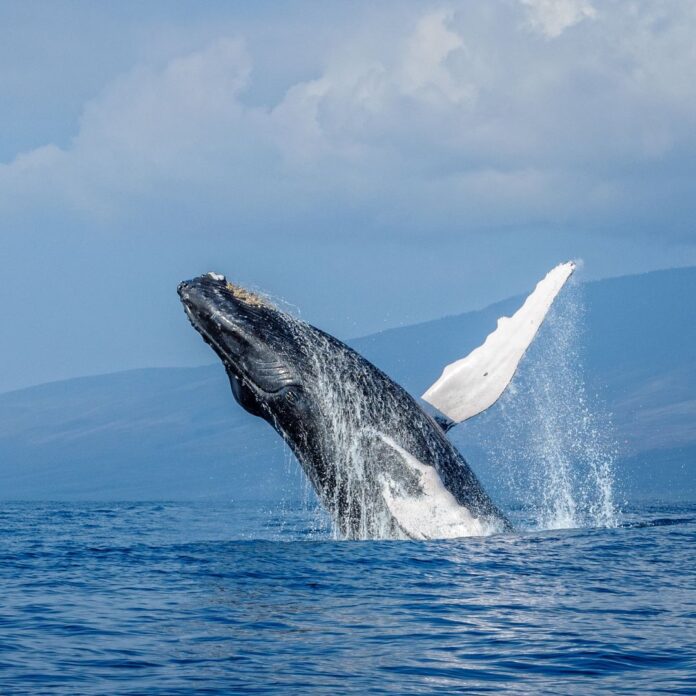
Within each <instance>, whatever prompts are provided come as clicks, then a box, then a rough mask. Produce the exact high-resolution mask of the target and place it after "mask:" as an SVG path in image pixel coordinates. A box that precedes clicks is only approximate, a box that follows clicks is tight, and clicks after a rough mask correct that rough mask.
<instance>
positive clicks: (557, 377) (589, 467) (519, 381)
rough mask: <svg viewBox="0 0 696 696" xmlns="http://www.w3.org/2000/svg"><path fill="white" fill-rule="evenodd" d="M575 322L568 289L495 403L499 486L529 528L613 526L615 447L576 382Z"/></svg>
mask: <svg viewBox="0 0 696 696" xmlns="http://www.w3.org/2000/svg"><path fill="white" fill-rule="evenodd" d="M583 315H584V304H583V298H582V290H581V287H580V286H579V284H578V283H577V282H573V283H572V284H570V285H569V286H568V287H567V288H566V290H565V291H564V293H563V295H562V296H561V297H559V298H558V300H557V303H556V305H555V306H554V307H553V308H552V310H551V312H550V314H549V316H548V317H547V320H546V322H545V324H544V326H543V327H542V329H541V330H540V332H539V335H538V336H537V339H536V341H535V343H534V344H533V345H532V347H531V348H530V350H529V353H528V355H527V356H526V357H525V361H524V363H523V366H522V367H521V369H520V371H519V373H518V375H516V377H515V379H514V381H513V383H512V384H511V385H510V387H509V389H508V391H507V392H506V394H505V395H504V396H503V398H502V399H501V400H500V405H499V410H500V421H501V427H500V431H501V432H499V433H497V437H496V440H495V441H494V442H492V441H491V440H488V445H489V447H491V450H492V451H491V454H492V456H493V459H494V460H495V463H496V468H498V469H499V470H500V471H501V472H502V473H503V476H504V477H505V479H506V480H505V481H504V485H505V486H506V487H508V489H509V493H510V494H511V495H512V496H514V497H515V498H517V500H519V501H520V502H521V503H522V505H523V507H524V508H525V510H526V511H527V512H528V513H529V514H530V515H531V517H532V519H533V522H532V526H533V527H534V528H537V529H567V528H575V527H587V526H594V527H614V526H616V525H617V524H618V518H619V511H618V508H617V505H616V502H615V494H614V474H613V463H614V461H615V459H616V455H617V447H616V444H615V442H614V440H613V438H612V426H611V421H610V417H609V414H607V413H603V412H602V411H601V408H600V407H599V406H598V405H597V399H591V398H590V397H589V396H588V392H587V388H586V386H585V382H584V379H583V370H582V359H581V354H580V349H579V345H580V339H581V336H582V325H583Z"/></svg>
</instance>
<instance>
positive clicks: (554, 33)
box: [522, 0, 597, 39]
mask: <svg viewBox="0 0 696 696" xmlns="http://www.w3.org/2000/svg"><path fill="white" fill-rule="evenodd" d="M522 2H523V4H524V5H526V6H527V7H528V9H529V24H530V26H531V27H532V28H533V29H535V30H537V31H539V32H541V33H542V34H544V35H545V36H547V37H549V38H551V39H555V38H556V37H558V36H560V35H561V34H562V33H563V32H564V31H565V30H566V29H568V28H569V27H572V26H573V25H574V24H577V23H578V22H581V21H582V20H583V19H594V17H596V16H597V10H595V8H594V7H593V6H592V5H591V4H590V3H589V2H588V1H587V0H522Z"/></svg>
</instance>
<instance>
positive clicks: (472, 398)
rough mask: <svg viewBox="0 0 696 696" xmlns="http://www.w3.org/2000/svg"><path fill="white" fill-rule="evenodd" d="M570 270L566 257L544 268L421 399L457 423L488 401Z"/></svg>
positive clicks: (513, 366)
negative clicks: (511, 310)
mask: <svg viewBox="0 0 696 696" xmlns="http://www.w3.org/2000/svg"><path fill="white" fill-rule="evenodd" d="M574 270H575V264H574V263H573V262H572V261H569V262H567V263H562V264H559V265H558V266H556V267H555V268H553V269H552V270H550V271H549V272H548V273H547V274H546V277H545V278H544V279H543V280H541V281H539V283H537V286H536V288H534V291H533V292H532V294H531V295H529V297H527V299H526V300H525V301H524V304H523V305H522V306H521V307H520V308H519V309H518V310H517V312H515V314H514V315H513V316H511V317H501V318H500V319H498V326H497V328H496V330H495V331H493V333H491V334H489V335H488V337H487V338H486V340H485V341H484V343H483V345H481V346H479V347H478V348H476V349H475V350H473V351H472V352H471V353H469V355H467V356H466V357H465V358H462V359H461V360H457V361H456V362H453V363H451V364H449V365H447V367H445V369H444V370H443V372H442V375H441V376H440V378H439V379H438V380H437V382H435V384H433V385H432V386H431V387H430V388H429V389H428V390H427V391H426V392H425V394H423V399H424V400H425V401H427V402H428V403H429V404H431V405H432V406H434V407H435V408H437V409H438V410H439V411H441V412H442V413H444V414H445V415H446V416H448V417H449V418H451V419H452V420H453V421H455V422H457V423H461V422H462V421H465V420H467V418H471V417H472V416H475V415H476V414H478V413H481V412H482V411H485V410H486V409H487V408H489V407H491V406H492V405H493V404H494V403H495V402H496V401H497V400H498V399H499V398H500V396H501V395H502V393H503V392H504V391H505V388H506V387H507V386H508V384H510V381H511V380H512V378H513V376H514V374H515V371H516V370H517V366H518V365H519V363H520V360H522V356H523V355H524V354H525V352H526V350H527V348H528V347H529V345H530V344H531V342H532V341H533V340H534V337H535V336H536V334H537V331H538V330H539V327H540V326H541V324H542V322H543V321H544V318H545V317H546V314H547V313H548V311H549V309H550V308H551V305H552V304H553V301H554V300H555V299H556V296H557V295H558V293H559V292H560V291H561V288H562V287H563V286H564V285H565V283H566V281H567V280H568V278H570V276H571V274H572V273H573V271H574Z"/></svg>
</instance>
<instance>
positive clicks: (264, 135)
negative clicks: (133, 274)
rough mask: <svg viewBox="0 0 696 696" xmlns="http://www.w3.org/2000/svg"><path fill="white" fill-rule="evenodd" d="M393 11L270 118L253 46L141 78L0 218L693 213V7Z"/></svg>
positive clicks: (478, 223) (494, 219)
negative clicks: (146, 210)
mask: <svg viewBox="0 0 696 696" xmlns="http://www.w3.org/2000/svg"><path fill="white" fill-rule="evenodd" d="M404 13H406V14H408V15H409V16H408V21H403V22H400V23H399V26H398V28H397V29H391V28H389V27H387V26H386V24H384V25H383V26H380V25H379V22H382V23H385V22H387V21H388V19H389V18H388V17H387V18H386V19H385V16H384V15H375V20H374V21H375V23H376V24H377V26H376V28H375V27H372V30H371V31H365V32H363V33H358V34H352V35H349V36H346V37H345V38H344V40H343V41H342V42H339V45H336V46H335V47H334V49H333V50H332V51H331V52H329V53H327V55H326V56H325V57H324V59H323V61H322V62H321V64H319V65H317V66H316V73H315V75H314V76H313V77H312V78H311V79H305V80H299V81H296V82H295V83H294V84H292V85H290V86H289V87H288V89H287V90H286V91H285V93H284V94H283V95H282V97H281V98H279V99H278V100H277V102H276V103H274V104H271V105H264V106H259V105H255V104H254V103H253V101H250V100H249V99H248V98H247V93H248V91H249V89H250V87H252V86H253V81H254V79H255V76H254V56H253V55H250V51H249V49H248V48H247V45H246V43H245V40H244V37H238V36H237V37H228V36H223V37H219V38H216V39H215V40H212V41H210V42H209V43H207V44H206V45H205V46H202V47H201V48H200V49H199V50H196V51H192V52H188V53H185V54H184V55H181V56H179V57H177V58H175V59H173V60H170V61H169V62H168V63H166V64H165V65H163V66H152V65H149V66H148V65H144V66H137V67H135V68H134V69H133V70H132V71H131V72H129V73H128V74H125V75H123V76H122V77H121V78H119V79H117V80H116V81H114V82H113V83H111V84H109V85H107V86H105V88H104V90H103V91H102V93H101V94H99V95H98V96H96V97H95V98H94V99H93V100H92V101H90V102H89V103H88V104H86V105H85V107H84V110H83V114H82V117H81V119H80V122H79V128H78V131H77V133H76V135H75V137H74V138H73V140H72V142H71V143H70V144H69V145H67V146H65V147H63V148H59V147H57V146H55V145H50V144H49V145H46V146H44V147H40V148H37V149H36V150H33V151H31V152H27V153H22V154H19V155H17V157H16V158H15V159H14V160H13V161H11V162H8V163H7V164H4V165H0V209H2V210H4V211H5V212H8V211H15V212H16V211H22V210H35V209H36V208H37V207H39V208H41V207H63V208H65V209H68V210H71V211H76V212H78V213H79V214H81V215H87V216H90V215H92V216H96V217H99V216H114V215H119V212H120V211H122V210H123V209H125V208H128V209H132V208H133V207H134V206H147V205H153V206H155V205H162V202H163V200H167V201H168V205H171V206H176V205H177V202H178V201H179V200H180V199H181V197H182V196H186V197H188V198H189V200H188V205H189V206H200V207H201V208H202V209H203V208H208V207H211V206H212V207H215V208H217V209H219V210H221V211H223V212H224V213H225V214H227V215H229V216H230V217H233V216H235V215H247V216H256V217H257V218H258V219H264V218H267V217H271V216H273V215H276V216H279V217H283V216H287V215H291V216H293V215H294V216H300V218H302V217H303V216H305V217H307V219H310V218H311V216H312V215H313V214H314V212H313V211H317V210H322V211H326V210H327V209H329V208H331V209H335V210H336V211H338V212H341V211H347V210H349V211H352V212H356V213H358V214H361V215H363V216H364V217H365V219H370V220H372V222H373V223H374V224H375V225H376V226H379V227H380V228H381V229H382V230H383V231H384V233H385V234H392V233H394V234H395V233H397V232H400V231H403V230H407V229H419V230H427V229H432V228H439V229H443V228H448V229H450V230H453V231H454V232H457V231H460V230H463V229H469V230H475V229H481V228H485V229H490V228H493V227H498V226H502V227H506V228H508V227H514V226H518V227H520V228H529V227H534V226H540V225H570V224H574V225H579V226H600V227H604V228H612V229H613V228H622V229H627V228H630V229H633V227H635V226H640V225H647V224H655V223H656V221H659V220H661V214H662V212H663V211H664V210H665V209H671V210H674V209H676V208H679V209H682V210H686V211H687V212H689V211H691V212H693V206H694V203H693V201H692V198H693V197H692V196H691V194H690V193H689V192H690V190H691V189H692V187H693V184H694V183H695V182H694V180H693V179H694V175H693V174H692V172H691V170H690V168H689V167H687V166H685V162H687V161H691V158H693V156H694V150H695V145H696V135H695V134H696V130H694V126H695V125H696V123H695V121H696V85H695V84H694V81H693V80H691V79H690V76H691V75H693V74H694V72H695V71H696V49H695V48H694V42H693V40H692V38H691V37H692V36H693V34H694V32H696V6H694V5H693V4H691V3H689V2H672V3H668V4H651V3H646V4H644V5H640V6H636V5H634V4H632V3H631V4H628V3H627V4H619V3H615V4H612V5H607V6H606V7H604V8H603V9H602V12H601V13H599V12H597V11H595V9H594V8H593V6H592V5H591V4H590V3H589V2H587V1H586V0H555V1H553V2H551V1H550V0H522V2H520V3H517V4H510V3H507V2H495V3H481V4H468V5H466V6H464V7H459V6H452V7H449V8H447V9H438V10H434V11H428V12H425V13H423V12H422V10H417V9H415V10H414V9H411V8H409V9H408V10H404ZM583 20H592V21H583ZM530 27H531V28H532V29H533V31H530V30H529V29H530ZM571 27H574V29H573V30H572V31H571V30H570V28H571ZM539 34H541V35H543V36H544V37H546V38H547V39H549V40H547V41H540V40H539V38H538V35H539ZM551 39H552V40H551ZM298 50H301V47H298ZM688 217H689V215H686V214H685V215H683V216H682V218H683V219H687V218H688ZM672 222H674V221H672ZM670 224H672V223H670ZM674 224H675V229H676V228H678V234H689V232H688V231H687V232H684V224H682V223H679V224H677V223H674Z"/></svg>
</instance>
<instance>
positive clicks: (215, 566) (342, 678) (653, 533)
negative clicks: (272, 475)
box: [0, 503, 696, 694]
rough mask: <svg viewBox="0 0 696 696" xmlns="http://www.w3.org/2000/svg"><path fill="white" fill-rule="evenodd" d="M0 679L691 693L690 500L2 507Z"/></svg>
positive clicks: (330, 689) (162, 687)
mask: <svg viewBox="0 0 696 696" xmlns="http://www.w3.org/2000/svg"><path fill="white" fill-rule="evenodd" d="M0 530H1V536H0V588H1V591H2V595H1V599H0V693H2V694H12V693H18V694H20V693H22V694H23V693H70V694H93V693H99V694H142V693H154V694H177V693H182V694H183V693H187V694H188V693H196V692H204V693H236V692H247V691H248V692H254V693H273V692H278V691H282V690H283V689H286V690H287V691H289V692H291V693H307V692H315V693H327V694H334V693H361V694H362V693H386V692H389V693H420V692H430V693H452V692H455V691H459V690H465V691H467V692H469V693H485V692H499V691H507V692H513V693H514V692H519V693H530V692H531V693H550V694H551V693H564V694H575V693H577V694H587V693H598V692H602V693H630V694H635V693H662V692H664V693H688V692H691V693H694V690H695V689H696V648H695V647H694V644H695V643H696V628H695V626H696V589H695V588H696V567H695V554H694V552H695V550H696V544H695V542H696V505H691V506H680V507H676V506H671V507H670V506H647V505H645V506H643V507H641V508H637V509H634V510H632V511H631V510H629V511H628V513H626V514H625V515H624V518H623V526H621V527H619V528H616V529H580V530H563V531H546V532H524V533H519V534H513V535H506V536H499V537H491V538H487V539H461V540H455V541H441V542H430V543H420V542H339V541H333V540H331V539H330V538H329V537H328V536H327V535H326V533H325V532H323V531H321V527H320V526H319V527H317V520H316V518H315V517H314V516H313V515H312V514H311V513H309V512H307V511H303V510H297V511H295V510H284V511H278V510H272V511H266V510H263V509H259V508H258V507H257V506H249V505H247V506H235V505H232V504H230V505H203V504H190V505H189V504H179V503H177V504H126V503H122V504H108V505H104V504H103V505H96V504H93V505H89V504H81V505H59V504H41V505H37V504H12V505H7V504H5V505H3V507H2V509H1V511H0Z"/></svg>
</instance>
